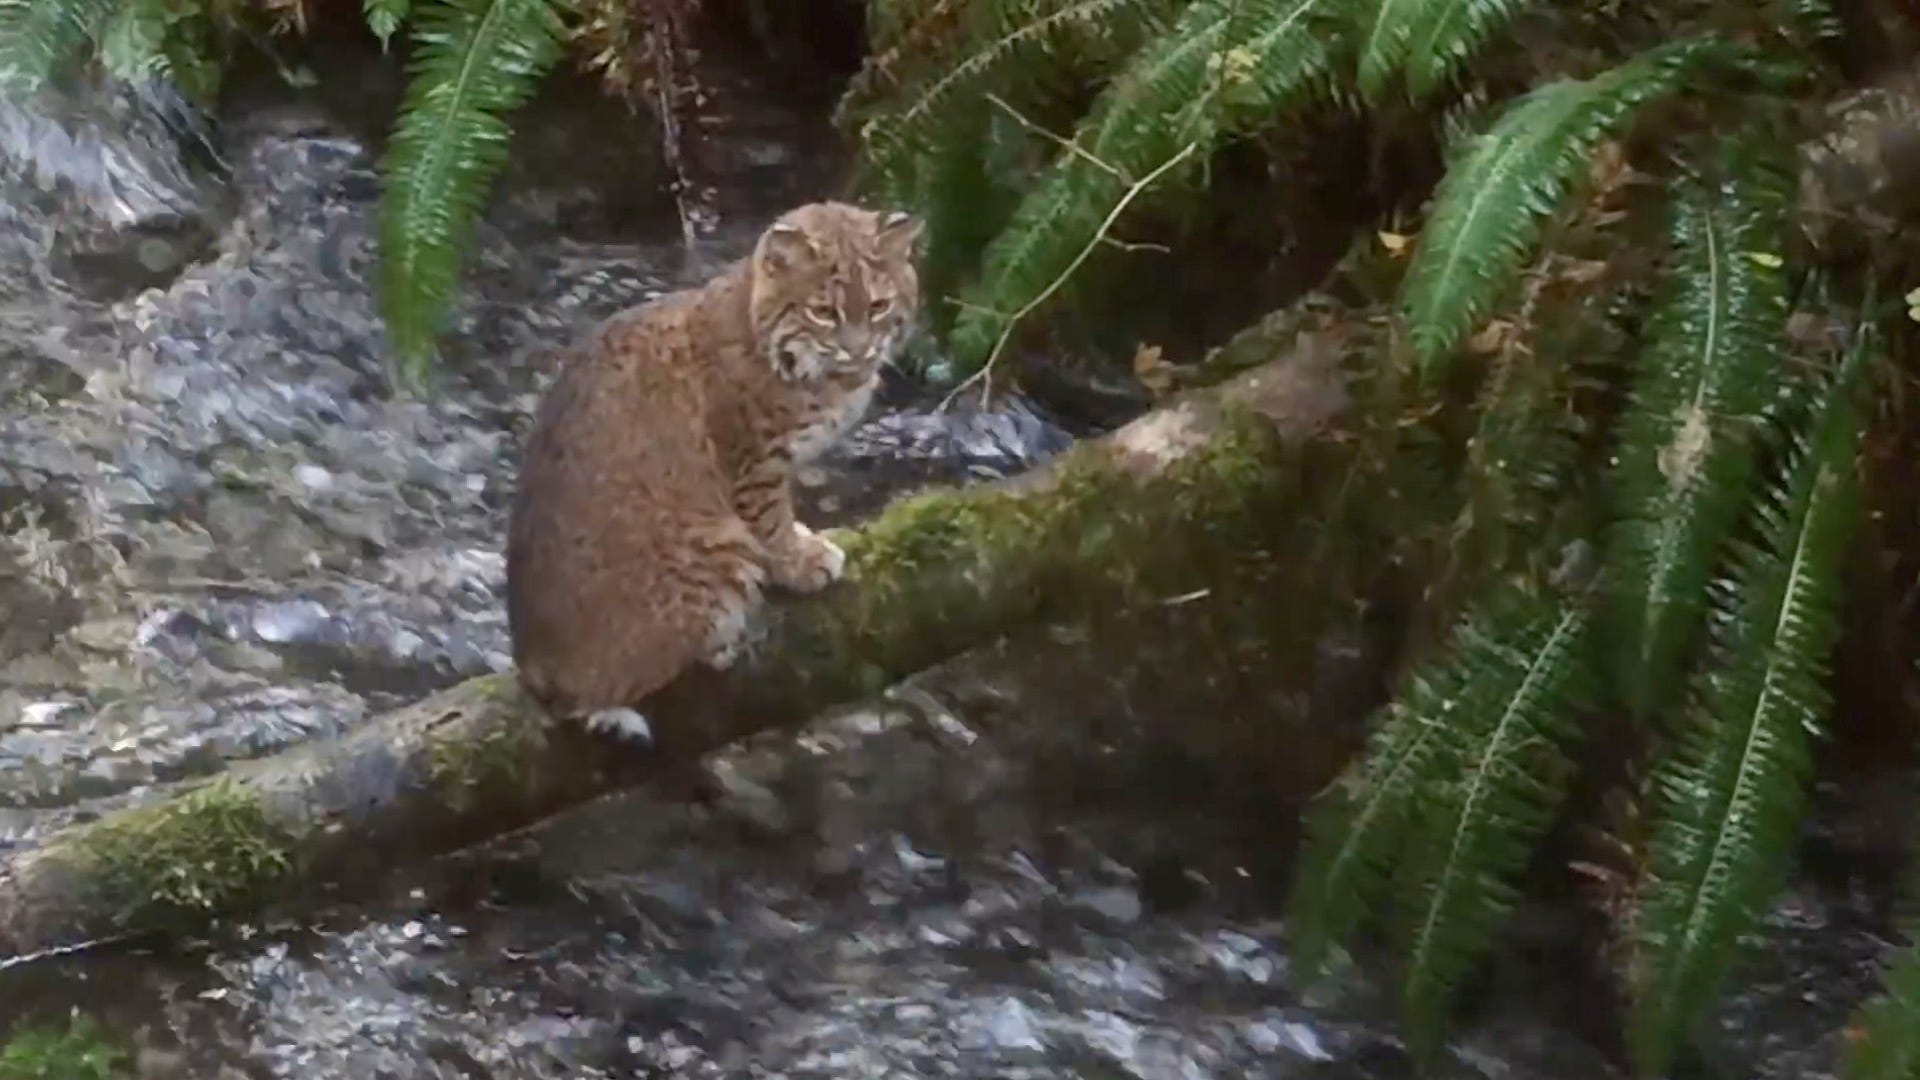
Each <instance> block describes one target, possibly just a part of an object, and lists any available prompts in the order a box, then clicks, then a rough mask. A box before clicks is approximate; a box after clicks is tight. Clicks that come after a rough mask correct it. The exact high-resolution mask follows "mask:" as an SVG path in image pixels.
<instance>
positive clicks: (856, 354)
mask: <svg viewBox="0 0 1920 1080" xmlns="http://www.w3.org/2000/svg"><path fill="white" fill-rule="evenodd" d="M872 349H873V331H872V330H870V329H868V328H867V327H864V326H854V325H846V326H842V327H841V328H840V355H841V357H842V358H844V359H845V360H847V361H848V362H852V361H854V360H864V359H866V357H867V353H868V352H870V351H872Z"/></svg>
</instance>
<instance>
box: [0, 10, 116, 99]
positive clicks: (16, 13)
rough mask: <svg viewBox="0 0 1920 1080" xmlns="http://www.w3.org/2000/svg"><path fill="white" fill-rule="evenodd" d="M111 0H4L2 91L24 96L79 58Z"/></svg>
mask: <svg viewBox="0 0 1920 1080" xmlns="http://www.w3.org/2000/svg"><path fill="white" fill-rule="evenodd" d="M113 9H114V5H113V2H112V0H0V93H4V94H8V95H23V94H30V93H33V92H34V91H35V90H38V89H39V88H40V87H42V86H43V85H45V84H46V82H47V80H48V79H51V78H52V77H53V76H54V75H55V74H56V73H57V72H58V71H59V70H60V69H61V68H62V67H63V66H65V65H67V64H70V63H72V62H74V61H75V60H77V59H79V58H80V57H81V56H82V55H83V53H84V52H85V50H86V48H87V43H88V42H89V41H90V40H91V39H92V38H93V36H94V35H95V33H96V32H97V31H98V29H99V27H100V26H101V25H102V24H103V23H104V22H105V21H106V20H107V18H108V16H110V15H111V14H112V13H113Z"/></svg>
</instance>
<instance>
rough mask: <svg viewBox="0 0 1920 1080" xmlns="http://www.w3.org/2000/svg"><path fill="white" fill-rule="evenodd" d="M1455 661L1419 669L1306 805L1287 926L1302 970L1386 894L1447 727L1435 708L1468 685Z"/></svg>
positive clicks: (1322, 961) (1313, 967) (1312, 967)
mask: <svg viewBox="0 0 1920 1080" xmlns="http://www.w3.org/2000/svg"><path fill="white" fill-rule="evenodd" d="M1462 675H1463V673H1462V671H1461V670H1460V666H1459V665H1458V664H1453V665H1448V664H1444V663H1442V664H1434V665H1429V666H1428V667H1427V668H1425V669H1422V670H1420V671H1416V672H1415V673H1414V674H1413V676H1412V677H1411V679H1410V682H1409V685H1408V688H1407V691H1406V692H1405V693H1404V694H1402V695H1401V697H1400V699H1399V700H1397V701H1395V702H1393V703H1392V704H1390V705H1389V706H1388V707H1387V711H1386V716H1385V718H1384V720H1383V721H1382V722H1381V723H1380V725H1379V727H1378V728H1377V729H1376V730H1375V731H1374V732H1373V734H1372V735H1371V736H1370V737H1369V739H1368V743H1367V748H1366V751H1365V752H1364V753H1363V754H1362V755H1361V757H1360V759H1359V760H1358V761H1357V762H1355V763H1354V764H1352V765H1350V766H1348V768H1347V769H1346V771H1345V772H1344V773H1342V775H1341V777H1340V778H1339V779H1338V780H1337V781H1335V783H1334V785H1333V786H1331V787H1330V788H1328V789H1327V791H1325V792H1323V793H1322V794H1321V796H1320V798H1319V800H1318V801H1317V802H1316V803H1315V805H1314V807H1313V808H1312V809H1311V810H1310V811H1309V812H1308V813H1307V817H1306V821H1305V823H1304V831H1305V836H1306V840H1305V842H1304V843H1303V845H1302V846H1301V850H1300V854H1299V856H1298V858H1297V859H1296V860H1295V867H1296V868H1295V870H1294V878H1293V886H1292V890H1291V895H1290V897H1289V898H1288V901H1287V926H1288V931H1289V937H1290V938H1291V939H1292V946H1293V959H1294V964H1295V966H1296V968H1297V969H1298V970H1299V972H1300V974H1301V977H1302V978H1303V979H1306V980H1311V979H1314V978H1316V977H1318V976H1319V975H1320V974H1321V973H1322V972H1323V971H1324V969H1325V967H1326V958H1327V954H1328V953H1329V952H1330V951H1331V949H1332V947H1333V946H1334V945H1337V944H1340V943H1342V942H1344V941H1346V940H1348V939H1349V938H1350V937H1351V936H1352V934H1353V932H1354V931H1355V930H1356V929H1358V928H1359V926H1360V925H1361V924H1362V923H1364V922H1366V921H1367V919H1368V918H1369V917H1370V916H1371V914H1372V912H1373V909H1374V908H1375V906H1376V905H1378V903H1379V902H1380V900H1381V898H1382V896H1383V895H1384V894H1385V893H1386V888H1387V883H1388V881H1389V880H1390V879H1391V878H1392V876H1393V867H1394V865H1395V864H1396V863H1397V862H1398V861H1399V859H1400V855H1401V852H1402V851H1403V850H1404V848H1405V842H1406V835H1407V832H1408V829H1409V828H1410V826H1411V825H1412V823H1413V813H1414V810H1415V803H1414V793H1415V791H1416V789H1417V787H1418V783H1419V779H1420V777H1421V776H1422V775H1423V774H1425V773H1427V772H1428V771H1429V770H1430V769H1431V768H1432V761H1433V757H1434V755H1435V754H1436V753H1437V752H1438V749H1439V738H1438V736H1439V734H1440V731H1441V726H1440V724H1439V722H1437V720H1436V714H1438V713H1440V712H1442V711H1444V707H1445V703H1446V702H1449V701H1452V700H1454V699H1455V698H1456V697H1458V695H1459V694H1460V692H1461V691H1462V689H1463V685H1462V681H1461V680H1462Z"/></svg>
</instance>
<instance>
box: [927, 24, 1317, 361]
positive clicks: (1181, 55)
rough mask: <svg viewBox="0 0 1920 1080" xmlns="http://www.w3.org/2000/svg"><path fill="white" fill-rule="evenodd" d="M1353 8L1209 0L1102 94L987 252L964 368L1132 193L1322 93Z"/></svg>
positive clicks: (960, 329)
mask: <svg viewBox="0 0 1920 1080" xmlns="http://www.w3.org/2000/svg"><path fill="white" fill-rule="evenodd" d="M1343 3H1344V0H1199V2H1197V3H1195V4H1193V5H1192V6H1190V7H1188V8H1187V9H1186V11H1185V12H1184V13H1183V15H1182V16H1181V18H1180V19H1179V20H1178V22H1176V23H1175V25H1174V28H1173V29H1172V30H1171V31H1170V32H1168V33H1166V34H1164V35H1162V36H1160V37H1159V38H1157V39H1155V40H1154V41H1153V42H1152V43H1150V44H1149V45H1148V46H1147V47H1146V48H1144V49H1142V50H1141V51H1140V53H1139V54H1137V55H1136V56H1135V57H1134V59H1133V60H1132V61H1131V62H1130V63H1128V65H1127V66H1126V68H1125V69H1123V70H1122V71H1121V72H1120V74H1118V75H1117V76H1116V77H1115V78H1114V80H1113V82H1112V83H1111V84H1110V85H1109V86H1108V88H1107V89H1106V91H1105V92H1103V93H1102V95H1101V96H1100V99H1099V100H1098V101H1097V102H1096V103H1095V105H1094V107H1093V110H1092V111H1091V112H1090V113H1089V115H1088V117H1087V119H1086V120H1085V122H1083V123H1082V124H1081V126H1080V130H1079V132H1078V134H1077V135H1076V137H1075V142H1076V144H1077V147H1078V149H1077V150H1075V151H1063V152H1062V153H1061V154H1060V155H1059V156H1058V157H1057V158H1056V159H1055V161H1054V164H1053V166H1052V168H1051V169H1050V170H1049V171H1048V173H1047V175H1046V176H1045V177H1044V178H1043V179H1042V180H1041V181H1040V182H1039V183H1038V184H1037V185H1035V187H1034V188H1033V189H1032V190H1031V192H1030V193H1029V195H1028V196H1027V198H1026V199H1025V200H1024V201H1023V202H1022V204H1021V205H1020V207H1019V208H1018V209H1017V210H1016V211H1015V212H1014V215H1013V220H1012V222H1011V223H1010V224H1009V225H1008V226H1007V228H1006V230H1005V231H1004V232H1002V233H1001V234H1000V236H999V237H997V238H996V239H995V240H994V242H993V243H992V244H991V245H989V246H988V248H987V254H986V259H985V268H984V272H983V275H982V280H981V282H980V284H979V285H978V287H977V288H976V289H974V290H972V291H971V293H970V294H969V295H968V296H967V298H966V303H965V304H964V305H963V306H964V309H965V310H964V312H963V314H962V315H961V317H960V318H959V320H958V321H957V323H956V325H955V327H954V332H953V336H952V341H951V345H952V351H953V355H954V363H955V367H956V369H958V370H962V371H972V370H974V369H977V368H978V367H979V366H980V365H981V364H983V363H984V362H985V361H986V360H987V359H988V357H989V356H990V355H991V354H992V353H993V351H994V350H995V348H997V346H998V344H999V343H1000V342H1001V341H1002V340H1003V339H1004V337H1005V335H1006V334H1007V333H1009V332H1010V329H1011V327H1012V325H1013V323H1014V322H1015V321H1016V319H1017V318H1018V316H1019V315H1020V314H1022V313H1024V312H1026V311H1027V310H1028V309H1029V308H1030V307H1031V306H1033V305H1034V304H1036V303H1038V302H1039V301H1040V299H1041V298H1042V297H1044V296H1045V295H1046V293H1047V291H1048V290H1049V289H1052V288H1054V287H1056V285H1057V283H1058V282H1059V280H1060V278H1061V277H1062V276H1063V275H1064V274H1066V273H1067V272H1068V271H1069V269H1070V268H1071V267H1072V266H1073V265H1074V264H1075V262H1076V260H1078V259H1079V258H1080V257H1081V255H1082V253H1083V252H1084V251H1086V250H1087V249H1088V247H1089V246H1090V245H1092V244H1095V243H1097V242H1098V240H1099V238H1100V231H1101V229H1102V228H1103V227H1104V225H1105V224H1106V222H1107V221H1108V219H1109V218H1110V217H1111V216H1112V215H1113V213H1114V212H1115V211H1116V209H1118V208H1119V207H1120V205H1121V200H1122V199H1123V198H1125V197H1126V194H1127V192H1128V191H1129V189H1130V188H1131V187H1133V185H1135V184H1137V183H1139V182H1142V181H1143V180H1144V179H1145V178H1146V177H1148V176H1150V175H1153V174H1154V173H1155V172H1156V171H1157V170H1160V169H1162V168H1164V167H1166V166H1167V165H1169V164H1170V163H1172V162H1173V161H1174V160H1175V159H1176V158H1177V157H1179V156H1180V155H1182V154H1188V155H1190V157H1191V160H1192V162H1193V163H1195V164H1197V163H1199V162H1202V161H1204V160H1205V159H1206V157H1207V155H1208V154H1209V153H1210V152H1211V151H1212V150H1214V149H1215V148H1216V147H1218V146H1219V145H1221V144H1222V143H1224V142H1225V141H1226V140H1227V139H1228V138H1230V137H1232V136H1234V135H1236V134H1240V133H1243V132H1246V131H1248V130H1251V129H1252V128H1254V127H1256V126H1258V125H1261V124H1266V123H1271V122H1272V121H1273V119H1274V117H1275V115H1276V114H1277V113H1280V112H1282V111H1283V110H1285V109H1287V108H1289V107H1291V106H1294V105H1296V104H1298V103H1299V102H1300V101H1301V100H1303V99H1304V98H1306V97H1307V96H1308V95H1309V94H1310V93H1311V92H1312V91H1313V90H1314V89H1315V88H1316V87H1317V86H1319V85H1321V84H1323V83H1324V82H1325V80H1326V78H1327V76H1328V73H1329V70H1330V68H1331V66H1332V56H1333V52H1332V50H1333V49H1334V48H1336V47H1337V44H1338V41H1337V37H1336V36H1335V30H1334V19H1333V16H1334V15H1336V14H1337V13H1339V12H1340V10H1341V8H1342V4H1343Z"/></svg>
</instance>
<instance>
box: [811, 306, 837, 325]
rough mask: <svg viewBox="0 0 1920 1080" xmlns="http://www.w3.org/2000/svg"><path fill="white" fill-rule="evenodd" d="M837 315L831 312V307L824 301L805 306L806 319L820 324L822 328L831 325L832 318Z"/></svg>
mask: <svg viewBox="0 0 1920 1080" xmlns="http://www.w3.org/2000/svg"><path fill="white" fill-rule="evenodd" d="M837 314H838V312H836V311H834V310H833V305H832V304H829V303H827V302H825V301H820V302H817V303H812V304H808V305H807V318H809V319H812V320H813V321H814V322H817V323H820V324H821V325H823V326H825V325H828V324H830V323H832V322H833V321H834V316H835V315H837Z"/></svg>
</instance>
